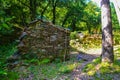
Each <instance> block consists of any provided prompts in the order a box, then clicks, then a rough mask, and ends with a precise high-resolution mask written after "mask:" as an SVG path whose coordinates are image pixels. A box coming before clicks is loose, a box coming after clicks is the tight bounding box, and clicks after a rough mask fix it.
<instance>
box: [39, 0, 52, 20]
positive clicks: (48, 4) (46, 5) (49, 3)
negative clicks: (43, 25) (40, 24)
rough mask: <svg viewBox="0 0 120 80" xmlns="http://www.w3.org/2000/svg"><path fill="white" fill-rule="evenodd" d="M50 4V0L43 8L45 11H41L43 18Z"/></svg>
mask: <svg viewBox="0 0 120 80" xmlns="http://www.w3.org/2000/svg"><path fill="white" fill-rule="evenodd" d="M49 4H50V0H49V1H48V4H47V5H46V6H45V8H44V9H43V11H42V12H41V19H43V16H44V13H45V11H46V10H47V8H48V6H49Z"/></svg>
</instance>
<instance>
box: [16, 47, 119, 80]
mask: <svg viewBox="0 0 120 80" xmlns="http://www.w3.org/2000/svg"><path fill="white" fill-rule="evenodd" d="M119 47H120V46H115V47H114V50H117V49H118V48H119ZM100 53H101V48H96V49H93V48H92V49H88V50H84V52H82V51H81V52H77V51H74V52H71V53H70V55H71V57H70V58H71V59H70V60H69V61H66V62H53V63H49V64H43V65H30V66H19V67H16V68H15V69H14V70H15V71H16V72H18V73H19V75H20V78H19V79H18V80H96V79H97V80H101V79H102V80H119V78H120V77H119V75H120V74H116V72H115V75H114V77H112V78H111V77H110V76H111V74H109V76H107V75H108V74H107V75H106V77H104V76H103V75H104V74H100V73H99V71H98V72H97V69H98V68H100V65H97V64H96V65H93V64H91V63H93V62H95V61H94V59H96V58H97V57H99V56H100ZM88 64H90V65H91V66H92V68H95V71H96V72H97V77H96V76H95V77H94V76H90V75H91V74H93V73H94V71H92V72H90V71H88V72H85V71H84V69H85V68H86V66H87V65H88ZM92 68H91V70H92ZM118 69H119V68H118ZM88 73H90V75H88ZM101 76H103V77H101Z"/></svg>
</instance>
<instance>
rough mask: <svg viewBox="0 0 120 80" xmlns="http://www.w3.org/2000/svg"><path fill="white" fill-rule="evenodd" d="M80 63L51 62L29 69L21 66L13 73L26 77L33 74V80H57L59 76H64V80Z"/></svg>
mask: <svg viewBox="0 0 120 80" xmlns="http://www.w3.org/2000/svg"><path fill="white" fill-rule="evenodd" d="M79 64H80V62H76V63H75V62H73V61H72V60H70V61H66V62H59V63H56V62H52V63H47V64H42V65H41V64H40V65H32V64H31V65H30V66H29V67H25V66H22V67H23V68H22V69H21V68H20V67H16V68H15V71H16V72H19V74H20V76H22V77H24V78H25V77H28V75H29V74H31V73H32V74H33V75H34V78H33V80H43V79H49V80H53V79H58V78H60V77H61V76H63V75H65V76H66V79H67V77H69V76H70V75H69V73H70V72H72V71H73V70H74V69H75V68H76V67H77V66H78V65H79Z"/></svg>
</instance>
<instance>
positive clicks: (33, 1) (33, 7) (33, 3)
mask: <svg viewBox="0 0 120 80" xmlns="http://www.w3.org/2000/svg"><path fill="white" fill-rule="evenodd" d="M30 12H31V20H34V19H35V18H36V0H30Z"/></svg>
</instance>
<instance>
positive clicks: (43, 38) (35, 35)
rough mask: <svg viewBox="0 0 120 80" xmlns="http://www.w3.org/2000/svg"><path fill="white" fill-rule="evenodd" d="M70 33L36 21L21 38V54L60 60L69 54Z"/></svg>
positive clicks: (49, 23) (47, 23)
mask: <svg viewBox="0 0 120 80" xmlns="http://www.w3.org/2000/svg"><path fill="white" fill-rule="evenodd" d="M69 35H70V31H69V30H67V29H64V28H63V27H59V26H56V25H54V24H52V23H51V22H48V21H42V20H35V21H33V22H31V23H30V24H29V27H27V28H25V29H24V31H23V32H22V35H21V36H20V38H19V40H20V43H19V45H18V50H19V52H20V54H22V55H24V54H32V55H34V56H36V57H37V58H38V59H44V58H50V59H55V58H60V59H62V60H65V58H66V57H67V56H68V54H69V40H70V39H69Z"/></svg>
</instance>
